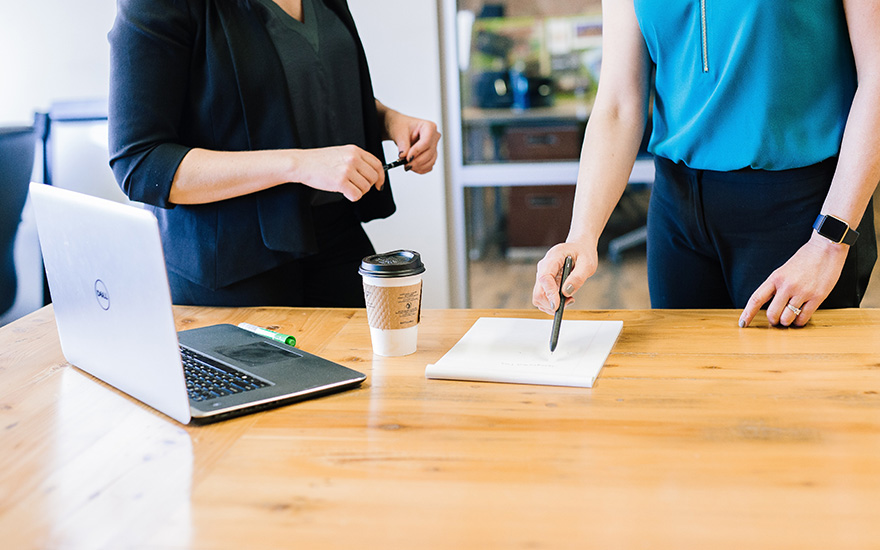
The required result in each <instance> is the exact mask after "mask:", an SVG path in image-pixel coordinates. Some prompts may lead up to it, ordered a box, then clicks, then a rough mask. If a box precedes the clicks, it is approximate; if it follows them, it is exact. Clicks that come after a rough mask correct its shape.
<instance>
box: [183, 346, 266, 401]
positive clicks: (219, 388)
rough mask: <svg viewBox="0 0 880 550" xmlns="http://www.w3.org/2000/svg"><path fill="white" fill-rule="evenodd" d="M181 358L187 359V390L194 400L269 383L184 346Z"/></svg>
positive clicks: (185, 361)
mask: <svg viewBox="0 0 880 550" xmlns="http://www.w3.org/2000/svg"><path fill="white" fill-rule="evenodd" d="M180 358H181V360H182V361H183V373H184V377H185V378H186V392H187V393H188V394H189V398H190V399H192V400H193V401H205V400H207V399H214V398H216V397H223V396H225V395H233V394H236V393H241V392H246V391H250V390H255V389H257V388H264V387H266V386H268V385H269V384H268V383H266V382H264V381H263V380H260V379H259V378H255V377H253V376H251V375H249V374H247V373H245V372H242V371H239V370H235V369H233V368H230V367H227V366H226V365H223V364H220V363H217V362H216V361H214V360H212V359H211V358H210V357H205V356H204V355H201V354H200V353H197V352H195V351H193V350H191V349H187V348H184V347H183V346H181V348H180Z"/></svg>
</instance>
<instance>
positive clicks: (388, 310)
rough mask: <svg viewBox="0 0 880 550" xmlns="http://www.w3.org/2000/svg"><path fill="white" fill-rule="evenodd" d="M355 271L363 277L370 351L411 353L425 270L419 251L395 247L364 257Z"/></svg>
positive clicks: (396, 354)
mask: <svg viewBox="0 0 880 550" xmlns="http://www.w3.org/2000/svg"><path fill="white" fill-rule="evenodd" d="M358 272H359V273H360V274H361V275H362V276H363V282H364V298H365V299H366V302H367V320H368V322H369V323H370V340H371V342H372V344H373V353H375V354H376V355H382V356H385V357H396V356H400V355H409V354H410V353H413V352H415V351H416V345H417V341H418V335H419V317H420V316H421V306H422V273H424V272H425V266H424V265H422V258H421V256H419V253H418V252H413V251H411V250H395V251H394V252H386V253H384V254H374V255H373V256H367V257H366V258H364V259H363V260H362V261H361V268H360V269H359V270H358Z"/></svg>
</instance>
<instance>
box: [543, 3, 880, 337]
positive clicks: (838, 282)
mask: <svg viewBox="0 0 880 550" xmlns="http://www.w3.org/2000/svg"><path fill="white" fill-rule="evenodd" d="M603 10H604V11H603V19H604V34H603V63H602V77H601V80H600V84H599V90H598V94H597V97H596V102H595V105H594V108H593V112H592V115H591V117H590V121H589V124H588V126H587V131H586V136H585V139H584V146H583V151H582V155H581V161H580V170H579V174H578V182H577V191H576V196H575V206H574V212H573V217H572V224H571V230H570V232H569V235H568V237H567V239H566V242H565V243H562V244H558V245H556V246H554V247H553V248H551V249H550V251H548V253H547V255H546V256H545V257H544V259H542V260H541V261H540V262H539V263H538V272H537V277H536V283H535V288H534V293H533V302H534V304H535V305H536V306H537V307H538V308H540V309H541V310H543V311H545V312H547V313H552V312H553V311H554V310H555V309H556V307H557V305H558V303H557V302H558V295H559V288H560V285H562V288H563V293H564V295H565V296H567V297H569V298H568V300H571V296H572V295H573V294H574V293H575V292H577V290H578V289H579V288H580V287H581V285H583V284H584V282H585V281H586V279H587V278H589V277H590V276H591V275H592V274H593V273H594V272H595V270H596V267H597V250H596V249H597V242H598V238H599V234H600V233H601V231H602V229H603V227H604V226H605V224H606V222H607V221H608V218H609V216H610V215H611V212H612V210H613V208H614V206H615V204H616V203H617V201H618V200H619V198H620V196H621V195H622V193H623V191H624V189H625V187H626V185H627V180H628V177H629V174H630V172H631V170H632V166H633V162H634V160H635V156H636V153H637V151H638V147H639V143H640V140H641V137H642V134H643V132H644V130H645V124H646V120H647V117H648V113H649V101H650V99H651V97H652V95H653V100H654V103H653V119H652V120H653V131H652V135H651V141H650V146H649V150H650V151H651V152H652V153H653V154H654V156H655V166H656V179H655V184H654V188H653V191H652V197H651V204H650V207H649V212H648V281H649V288H650V294H651V305H652V307H660V308H704V307H708V308H725V307H727V308H732V307H737V308H742V309H743V312H742V315H741V316H740V319H739V324H740V326H742V327H745V326H748V325H749V323H750V322H751V321H752V319H753V318H754V317H755V315H756V314H757V312H758V310H759V309H760V308H761V307H762V306H764V305H765V304H767V318H768V320H769V322H770V323H771V324H773V325H783V326H790V325H795V326H803V325H804V324H806V323H807V322H808V321H809V319H810V317H811V316H812V314H813V313H814V312H815V311H816V309H817V308H818V307H819V306H820V305H823V306H824V307H857V306H858V304H859V302H860V301H861V296H862V293H863V292H864V290H865V287H866V286H867V282H868V276H869V275H870V272H871V269H872V267H873V264H874V262H875V260H876V256H877V251H876V239H875V236H874V231H873V216H872V212H873V211H872V209H871V207H870V200H871V196H872V194H873V191H874V189H875V187H876V185H877V182H878V181H880V34H878V33H877V32H876V30H877V29H878V28H880V9H878V7H877V3H876V2H873V1H871V0H814V1H811V2H807V1H798V2H778V1H776V0H746V1H743V2H731V1H724V0H667V1H665V2H657V1H654V0H625V1H619V0H615V1H607V2H604V3H603ZM859 234H861V236H860V237H858V235H859ZM856 237H858V238H857V239H856ZM566 256H572V257H573V258H574V260H575V266H574V269H573V270H572V273H571V275H570V276H569V277H568V279H567V280H566V281H559V277H560V272H561V268H562V264H563V261H564V259H565V257H566Z"/></svg>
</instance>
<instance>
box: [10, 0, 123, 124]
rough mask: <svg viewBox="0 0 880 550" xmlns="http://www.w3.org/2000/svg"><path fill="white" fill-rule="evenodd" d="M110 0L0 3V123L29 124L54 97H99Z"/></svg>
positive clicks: (103, 88)
mask: <svg viewBox="0 0 880 550" xmlns="http://www.w3.org/2000/svg"><path fill="white" fill-rule="evenodd" d="M115 15H116V2H115V1H114V0H74V1H72V2H59V1H58V0H27V1H25V2H22V1H20V0H0V52H3V53H2V55H0V75H2V77H0V78H2V81H3V84H2V85H0V123H2V124H10V123H16V124H21V123H25V124H30V123H31V122H32V121H33V113H34V111H39V110H45V109H47V108H48V107H49V105H50V104H51V103H52V101H53V100H56V99H82V98H94V97H104V96H106V95H107V90H108V87H109V76H108V71H109V66H110V59H109V55H110V48H109V46H108V44H107V32H109V30H110V27H111V26H112V24H113V17H114V16H115Z"/></svg>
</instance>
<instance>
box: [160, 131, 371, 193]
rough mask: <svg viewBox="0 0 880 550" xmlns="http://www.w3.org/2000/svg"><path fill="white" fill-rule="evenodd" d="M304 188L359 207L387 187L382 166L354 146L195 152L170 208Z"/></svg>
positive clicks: (178, 176) (181, 170) (180, 174)
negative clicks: (294, 184) (368, 196)
mask: <svg viewBox="0 0 880 550" xmlns="http://www.w3.org/2000/svg"><path fill="white" fill-rule="evenodd" d="M288 182H298V183H302V184H304V185H307V186H309V187H313V188H315V189H323V190H325V191H335V192H338V193H342V194H343V195H344V196H345V197H346V198H347V199H348V200H350V201H357V200H358V199H360V198H361V197H362V196H363V195H364V193H366V192H367V191H369V190H370V188H371V187H373V186H376V187H377V188H380V189H381V187H382V185H383V184H384V182H385V173H384V171H383V170H382V162H381V161H380V160H379V159H377V158H376V157H375V156H373V155H371V154H370V153H368V152H366V151H364V150H363V149H361V148H359V147H356V146H354V145H345V146H340V147H326V148H321V149H284V150H273V151H241V152H229V151H208V150H206V149H192V150H191V151H189V153H187V155H186V156H185V157H184V158H183V161H182V162H181V163H180V166H179V167H178V169H177V172H176V173H175V175H174V180H173V181H172V184H171V193H170V195H169V200H170V202H173V203H175V204H198V203H208V202H216V201H220V200H224V199H229V198H232V197H238V196H241V195H246V194H249V193H254V192H256V191H260V190H263V189H268V188H270V187H274V186H276V185H281V184H284V183H288Z"/></svg>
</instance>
